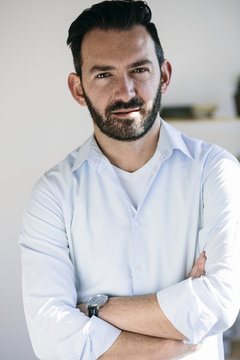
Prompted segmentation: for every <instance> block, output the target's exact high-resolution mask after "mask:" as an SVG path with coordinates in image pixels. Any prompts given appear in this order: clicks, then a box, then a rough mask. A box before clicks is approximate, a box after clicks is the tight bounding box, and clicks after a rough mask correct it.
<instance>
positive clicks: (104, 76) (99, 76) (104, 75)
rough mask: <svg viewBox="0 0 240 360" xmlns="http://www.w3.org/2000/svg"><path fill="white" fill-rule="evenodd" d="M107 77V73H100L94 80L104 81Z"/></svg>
mask: <svg viewBox="0 0 240 360" xmlns="http://www.w3.org/2000/svg"><path fill="white" fill-rule="evenodd" d="M109 76H111V75H110V74H109V73H107V72H106V73H101V74H98V75H97V76H96V78H97V79H104V78H107V77H109Z"/></svg>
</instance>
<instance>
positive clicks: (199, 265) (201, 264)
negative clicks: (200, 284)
mask: <svg viewBox="0 0 240 360" xmlns="http://www.w3.org/2000/svg"><path fill="white" fill-rule="evenodd" d="M206 261H207V257H206V255H205V251H203V252H202V253H201V254H200V256H199V258H198V259H197V261H196V262H195V264H194V265H193V267H192V270H191V272H190V274H189V276H188V277H189V278H191V277H192V278H194V279H196V278H199V277H200V276H204V275H206V272H205V264H206Z"/></svg>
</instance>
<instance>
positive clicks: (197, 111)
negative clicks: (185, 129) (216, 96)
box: [192, 104, 217, 119]
mask: <svg viewBox="0 0 240 360" xmlns="http://www.w3.org/2000/svg"><path fill="white" fill-rule="evenodd" d="M216 110H217V106H216V105H204V104H203V105H194V106H193V107H192V112H193V118H194V119H200V118H201V119H202V118H210V117H213V115H214V112H215V111H216Z"/></svg>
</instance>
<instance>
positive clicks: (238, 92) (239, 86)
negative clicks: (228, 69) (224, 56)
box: [234, 75, 240, 116]
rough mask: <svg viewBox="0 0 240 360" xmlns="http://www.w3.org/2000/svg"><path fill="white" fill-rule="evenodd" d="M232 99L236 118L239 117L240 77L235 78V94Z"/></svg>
mask: <svg viewBox="0 0 240 360" xmlns="http://www.w3.org/2000/svg"><path fill="white" fill-rule="evenodd" d="M234 98H235V106H236V113H237V115H238V116H240V75H239V76H238V78H237V84H236V93H235V95H234Z"/></svg>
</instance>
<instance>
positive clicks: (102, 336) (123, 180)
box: [20, 0, 240, 360]
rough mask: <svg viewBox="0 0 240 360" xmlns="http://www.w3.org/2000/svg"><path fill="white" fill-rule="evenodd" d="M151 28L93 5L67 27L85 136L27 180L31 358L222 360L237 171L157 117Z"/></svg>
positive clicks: (158, 56) (238, 194)
mask: <svg viewBox="0 0 240 360" xmlns="http://www.w3.org/2000/svg"><path fill="white" fill-rule="evenodd" d="M150 21H151V11H150V9H149V7H148V6H147V5H146V3H144V2H142V1H124V0H123V1H104V2H102V3H99V4H96V5H94V6H93V7H92V8H91V9H87V10H85V11H84V12H83V13H82V14H81V15H80V16H79V17H78V18H77V19H76V20H75V22H74V23H73V24H72V25H71V27H70V29H69V37H68V44H70V46H71V49H72V53H73V58H74V64H75V69H76V73H71V74H70V75H69V79H68V84H69V88H70V91H71V93H72V95H73V97H74V99H75V100H76V101H77V102H78V103H79V104H80V105H83V106H85V105H87V106H88V108H89V111H90V113H91V117H92V120H93V125H94V136H92V137H90V139H88V140H87V141H86V143H85V144H83V145H82V146H80V147H79V148H78V149H77V150H75V151H73V152H72V153H71V154H70V155H69V156H68V157H67V158H66V159H65V160H63V161H62V162H61V163H60V164H58V165H57V166H55V167H54V168H53V169H51V170H50V171H48V172H47V173H46V174H45V175H44V176H43V177H42V178H41V179H40V181H39V182H38V183H37V184H36V186H35V188H34V190H33V192H32V195H31V198H30V201H29V204H28V207H27V210H26V213H25V218H24V226H23V231H22V235H21V240H20V245H21V248H22V263H23V296H24V306H25V312H26V319H27V323H28V327H29V332H30V336H31V340H32V343H33V347H34V350H35V352H36V354H37V356H38V357H39V358H40V359H66V360H70V359H71V360H72V359H84V360H89V359H97V358H101V359H129V360H131V359H158V360H159V359H175V358H180V357H183V358H186V359H211V360H215V359H223V348H222V335H221V334H222V332H223V331H225V330H226V329H227V328H228V327H230V326H231V324H232V323H233V322H234V319H235V317H236V315H237V313H238V307H239V281H238V276H239V269H238V255H239V253H238V251H239V218H240V191H239V184H240V169H239V165H238V164H237V161H236V160H235V159H234V158H233V156H231V155H230V154H229V153H227V152H226V151H225V150H223V149H221V148H219V147H217V146H214V145H210V144H206V143H204V142H203V141H200V140H194V139H190V138H188V137H186V136H185V135H183V134H181V133H180V132H178V131H177V130H175V129H173V128H172V127H171V126H170V125H168V124H167V123H165V122H164V121H163V120H161V119H160V117H159V116H158V113H159V109H160V103H161V95H162V94H164V93H165V92H166V90H167V88H168V85H169V82H170V78H171V65H170V63H169V62H168V61H167V60H165V59H164V55H163V51H162V48H161V44H160V42H159V39H158V35H157V31H156V29H155V26H154V25H153V24H152V23H151V22H150ZM184 71H185V70H184ZM206 258H207V262H206ZM196 259H198V260H197V261H196ZM194 263H195V265H194ZM205 270H206V274H205ZM189 273H190V276H188V274H189ZM196 344H202V345H200V346H197V345H196Z"/></svg>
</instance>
